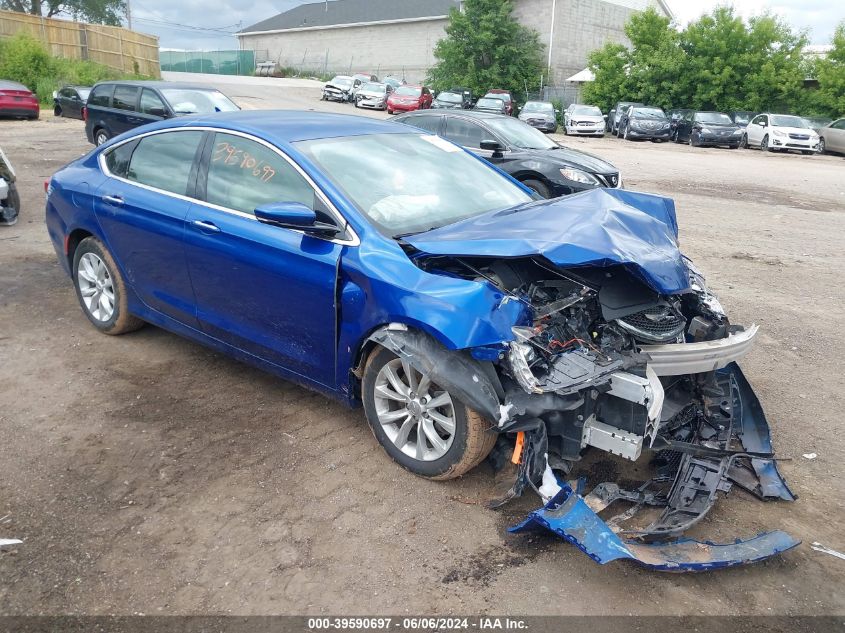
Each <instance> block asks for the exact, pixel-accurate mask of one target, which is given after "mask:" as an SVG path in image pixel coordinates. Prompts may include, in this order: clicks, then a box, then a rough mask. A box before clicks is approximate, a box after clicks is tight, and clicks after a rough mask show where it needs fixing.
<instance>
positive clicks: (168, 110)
mask: <svg viewBox="0 0 845 633" xmlns="http://www.w3.org/2000/svg"><path fill="white" fill-rule="evenodd" d="M238 109H239V108H238V106H236V105H235V104H234V103H232V101H231V100H230V99H229V97H227V96H226V95H224V94H223V93H222V92H220V91H219V90H215V89H214V88H208V87H204V86H192V85H190V84H179V83H170V82H167V81H104V82H101V83H98V84H97V85H95V86H94V88H93V89H92V90H91V94H90V95H88V102H87V103H86V105H85V108H84V109H83V110H82V117H83V119H85V135H86V136H87V137H88V142H89V143H94V145H102V144H103V143H105V142H106V141H107V140H109V139H110V138H111V137H113V136H117V135H118V134H123V133H124V132H126V131H128V130H131V129H132V128H136V127H138V126H139V125H145V124H146V123H153V122H154V121H161V120H162V119H169V118H171V117H174V116H184V115H186V114H210V113H212V112H228V111H231V110H238Z"/></svg>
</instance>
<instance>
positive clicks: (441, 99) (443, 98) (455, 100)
mask: <svg viewBox="0 0 845 633" xmlns="http://www.w3.org/2000/svg"><path fill="white" fill-rule="evenodd" d="M431 107H432V108H436V109H442V110H464V109H468V108H471V107H472V106H471V105H470V104H469V102H468V101H467V100H466V99H465V98H464V95H463V94H461V93H460V92H452V91H450V90H444V91H443V92H441V93H439V94H438V95H437V97H436V98H435V99H434V101H432V103H431Z"/></svg>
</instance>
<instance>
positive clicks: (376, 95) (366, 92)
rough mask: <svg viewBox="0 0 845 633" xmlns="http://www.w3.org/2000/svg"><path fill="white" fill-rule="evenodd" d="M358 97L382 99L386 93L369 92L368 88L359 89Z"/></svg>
mask: <svg viewBox="0 0 845 633" xmlns="http://www.w3.org/2000/svg"><path fill="white" fill-rule="evenodd" d="M358 96H359V97H370V98H371V99H384V98H385V97H386V96H387V95H386V94H385V93H383V92H371V91H370V90H359V91H358Z"/></svg>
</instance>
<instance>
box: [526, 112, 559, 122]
mask: <svg viewBox="0 0 845 633" xmlns="http://www.w3.org/2000/svg"><path fill="white" fill-rule="evenodd" d="M518 118H519V120H520V121H525V120H526V119H545V120H546V121H554V120H555V115H554V114H549V113H547V112H520V113H519V117H518Z"/></svg>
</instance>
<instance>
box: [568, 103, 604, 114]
mask: <svg viewBox="0 0 845 633" xmlns="http://www.w3.org/2000/svg"><path fill="white" fill-rule="evenodd" d="M572 114H581V115H584V116H601V110H599V109H598V108H597V107H596V106H588V105H577V106H573V108H572Z"/></svg>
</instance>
